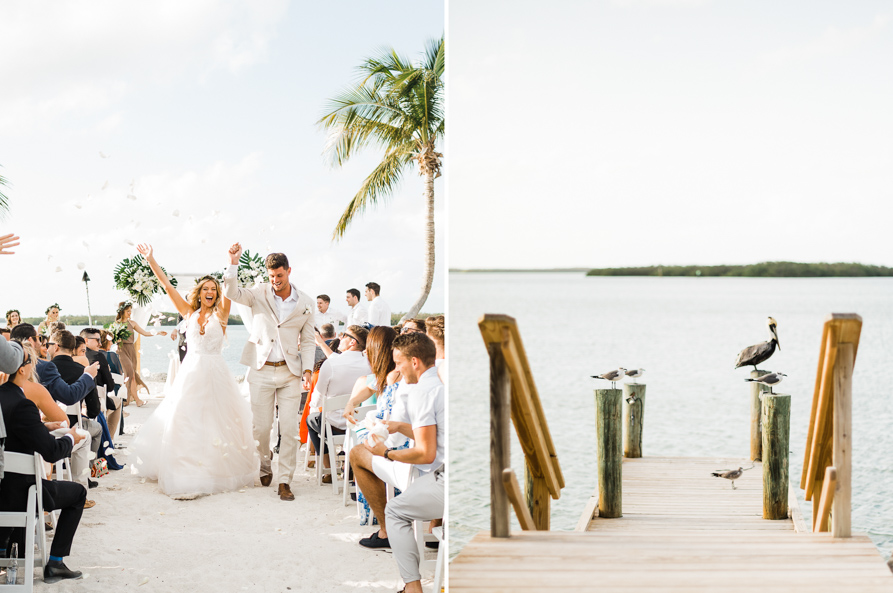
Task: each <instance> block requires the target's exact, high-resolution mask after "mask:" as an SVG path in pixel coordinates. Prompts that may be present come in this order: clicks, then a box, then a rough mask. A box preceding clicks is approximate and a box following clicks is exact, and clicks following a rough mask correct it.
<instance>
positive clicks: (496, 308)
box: [449, 273, 893, 554]
mask: <svg viewBox="0 0 893 593" xmlns="http://www.w3.org/2000/svg"><path fill="white" fill-rule="evenodd" d="M831 312H837V313H858V314H860V315H861V316H862V318H863V321H864V326H863V331H862V339H861V344H860V347H859V354H858V358H857V360H856V370H855V376H854V379H853V389H854V402H853V435H854V438H853V465H854V476H853V525H854V529H855V530H857V531H862V532H867V533H869V534H870V535H871V537H872V538H873V539H874V541H875V542H876V544H877V545H878V546H879V547H880V548H881V550H882V551H883V552H884V553H885V554H889V552H890V550H891V549H893V431H891V427H893V398H891V393H890V391H891V385H893V279H889V278H866V279H862V278H860V279H850V278H847V279H843V278H833V279H799V278H798V279H793V278H777V279H776V278H772V279H769V278H766V279H761V278H605V277H601V278H587V277H585V276H582V275H578V274H543V273H540V274H520V273H519V274H451V275H450V343H449V349H450V354H449V356H450V372H451V376H450V395H449V402H450V403H449V415H450V441H449V446H450V498H449V502H450V522H451V525H452V530H451V532H450V538H451V548H450V553H451V554H456V553H457V552H458V550H459V549H460V548H461V546H462V545H464V544H465V543H466V542H467V541H468V540H469V539H470V538H471V537H472V536H473V535H474V534H475V533H477V532H478V531H481V530H487V529H489V521H490V519H489V517H490V515H489V482H488V481H489V477H488V475H489V474H488V472H489V407H488V393H489V392H488V390H489V384H488V381H489V378H488V366H487V353H486V350H485V348H484V345H483V342H482V340H481V336H480V333H479V331H478V328H477V320H478V318H479V317H480V315H481V314H483V313H505V314H509V315H512V316H514V317H515V318H516V319H517V320H518V323H519V326H520V328H521V335H522V338H523V340H524V345H525V347H526V350H527V355H528V358H529V360H530V363H531V366H532V369H533V375H534V379H535V380H536V383H537V388H538V390H539V393H540V397H541V399H542V401H543V407H544V409H545V413H546V417H547V420H548V423H549V428H550V430H551V433H552V438H553V440H554V442H555V446H556V448H557V451H558V459H559V461H560V463H561V468H562V471H563V473H564V477H565V482H566V484H567V487H566V488H565V489H564V490H563V491H562V495H561V498H560V499H559V500H558V501H553V506H552V528H553V529H559V530H572V529H573V528H574V526H575V525H576V522H577V520H578V518H579V516H580V514H581V512H582V510H583V506H584V504H585V502H586V500H587V499H588V498H589V496H590V495H591V494H592V492H593V490H594V489H595V487H596V485H597V484H596V468H595V437H594V435H595V409H594V401H593V393H592V390H593V389H594V388H595V387H596V381H595V380H593V379H590V378H589V375H592V374H598V373H602V372H605V371H608V370H611V369H613V368H617V367H618V366H623V367H626V368H639V367H641V368H645V369H646V373H645V375H644V377H643V378H642V379H641V380H640V382H643V383H646V384H647V385H648V392H647V410H646V415H645V431H644V444H643V447H644V453H645V455H679V456H682V455H687V456H738V457H745V456H747V455H748V452H749V444H748V443H749V424H750V411H749V407H748V406H749V404H748V393H749V392H748V386H747V385H746V384H745V383H744V382H743V379H744V377H746V376H747V375H748V374H747V371H746V370H745V369H739V370H737V371H736V370H734V369H733V366H734V360H735V356H736V355H737V353H738V352H739V351H740V350H741V349H742V348H743V347H745V346H749V345H751V344H755V343H757V342H761V341H764V340H766V339H768V331H767V330H766V325H765V322H766V317H768V316H770V315H771V316H773V317H775V319H776V320H777V321H778V333H779V339H780V342H781V351H780V352H776V354H775V355H774V356H773V358H772V359H770V361H768V362H767V363H765V364H763V365H761V367H762V368H766V369H769V370H778V371H782V372H785V373H787V374H788V377H787V378H786V379H785V381H784V383H783V384H782V385H781V386H780V387H779V388H778V389H776V391H777V392H780V393H789V394H791V395H792V413H791V449H792V451H793V453H792V455H791V477H792V479H793V480H794V481H796V482H797V483H798V484H799V478H800V471H801V467H802V462H803V449H804V446H805V442H806V428H807V424H808V420H809V411H810V406H811V402H812V391H813V388H814V382H815V375H816V369H817V364H818V355H819V345H820V341H821V332H822V323H823V322H824V319H825V316H826V315H827V314H829V313H831ZM512 434H513V439H514V440H515V442H514V443H513V452H512V453H513V454H512V458H513V465H514V467H515V471H516V473H518V475H519V476H520V475H521V471H522V454H521V452H520V446H519V445H518V444H517V442H516V441H517V438H516V437H515V436H514V432H513V433H512ZM717 469H719V468H717ZM798 491H799V490H798ZM801 498H802V493H801ZM808 504H809V503H807V505H806V506H805V507H804V511H805V512H808Z"/></svg>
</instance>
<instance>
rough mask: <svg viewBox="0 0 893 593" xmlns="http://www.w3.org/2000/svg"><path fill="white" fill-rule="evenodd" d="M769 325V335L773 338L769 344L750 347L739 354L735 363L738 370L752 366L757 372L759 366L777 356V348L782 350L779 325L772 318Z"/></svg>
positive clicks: (764, 343) (763, 343)
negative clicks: (779, 341) (777, 329)
mask: <svg viewBox="0 0 893 593" xmlns="http://www.w3.org/2000/svg"><path fill="white" fill-rule="evenodd" d="M767 324H768V325H769V334H770V335H771V336H772V339H771V340H769V341H768V342H762V343H760V344H756V345H755V346H750V347H748V348H745V349H744V350H742V351H741V352H739V353H738V360H736V361H735V368H736V369H740V368H741V367H744V366H747V365H751V364H752V365H753V370H757V365H758V364H760V363H761V362H765V361H767V360H769V357H770V356H772V355H773V354H775V349H776V348H778V349H779V350H781V344H779V343H778V332H777V331H776V328H777V327H778V324H777V323H776V322H775V319H773V318H772V317H770V318H769V321H768V322H767Z"/></svg>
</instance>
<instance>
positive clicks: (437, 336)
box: [425, 315, 447, 385]
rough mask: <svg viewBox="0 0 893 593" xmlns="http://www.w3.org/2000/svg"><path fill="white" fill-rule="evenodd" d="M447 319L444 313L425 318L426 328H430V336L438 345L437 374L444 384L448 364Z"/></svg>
mask: <svg viewBox="0 0 893 593" xmlns="http://www.w3.org/2000/svg"><path fill="white" fill-rule="evenodd" d="M444 326H445V319H444V316H443V315H431V316H430V317H428V318H427V319H426V320H425V328H426V329H427V330H428V331H427V333H428V337H429V338H431V339H432V340H434V345H435V346H436V347H437V361H436V363H435V364H436V365H437V375H438V376H439V377H440V380H441V381H443V383H444V385H446V383H447V366H446V344H445V340H446V337H445V336H446V332H445V327H444Z"/></svg>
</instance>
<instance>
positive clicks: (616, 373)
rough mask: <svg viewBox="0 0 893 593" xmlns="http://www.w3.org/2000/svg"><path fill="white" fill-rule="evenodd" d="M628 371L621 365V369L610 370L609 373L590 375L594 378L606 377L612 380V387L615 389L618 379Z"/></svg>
mask: <svg viewBox="0 0 893 593" xmlns="http://www.w3.org/2000/svg"><path fill="white" fill-rule="evenodd" d="M625 373H626V369H625V368H623V367H620V368H619V369H615V370H613V371H608V372H607V373H602V374H601V375H590V376H591V377H592V378H593V379H604V380H605V381H610V382H611V389H614V383H615V382H616V381H617V379H622V378H623V375H624V374H625Z"/></svg>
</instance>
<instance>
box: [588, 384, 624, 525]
mask: <svg viewBox="0 0 893 593" xmlns="http://www.w3.org/2000/svg"><path fill="white" fill-rule="evenodd" d="M622 398H623V392H622V391H621V390H619V389H596V390H595V410H596V414H595V415H596V422H595V424H596V431H595V432H596V440H597V445H598V516H599V517H607V518H609V519H615V518H617V517H622V516H623V496H622V494H623V483H622V464H623V428H622V424H621V421H620V414H621V405H620V404H621V401H622Z"/></svg>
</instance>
